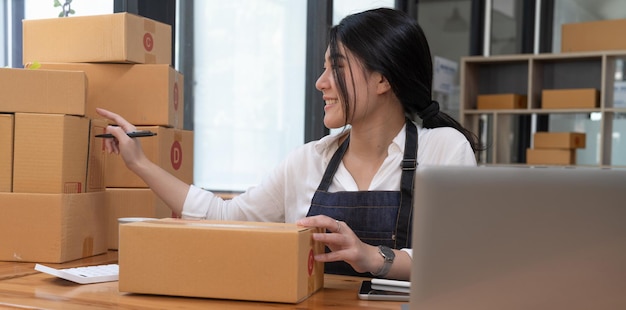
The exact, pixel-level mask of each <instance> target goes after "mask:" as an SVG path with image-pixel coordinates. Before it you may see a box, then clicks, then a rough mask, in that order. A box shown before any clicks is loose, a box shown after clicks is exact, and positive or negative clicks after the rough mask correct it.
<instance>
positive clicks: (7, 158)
mask: <svg viewBox="0 0 626 310" xmlns="http://www.w3.org/2000/svg"><path fill="white" fill-rule="evenodd" d="M13 118H14V117H13V114H0V192H10V191H11V189H12V186H13Z"/></svg>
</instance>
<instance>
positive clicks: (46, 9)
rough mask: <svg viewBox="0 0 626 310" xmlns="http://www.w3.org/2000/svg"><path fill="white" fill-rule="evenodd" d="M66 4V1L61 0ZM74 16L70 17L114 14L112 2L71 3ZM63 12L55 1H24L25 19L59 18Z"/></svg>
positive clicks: (76, 0)
mask: <svg viewBox="0 0 626 310" xmlns="http://www.w3.org/2000/svg"><path fill="white" fill-rule="evenodd" d="M59 2H60V3H61V4H64V3H65V1H64V0H59ZM70 8H71V9H72V10H74V12H75V13H74V14H71V15H69V16H87V15H100V14H110V13H113V2H112V1H111V0H74V1H72V2H71V3H70ZM62 11H63V8H62V7H55V6H54V1H53V0H46V1H42V0H24V18H25V19H42V18H54V17H58V16H59V13H61V12H62Z"/></svg>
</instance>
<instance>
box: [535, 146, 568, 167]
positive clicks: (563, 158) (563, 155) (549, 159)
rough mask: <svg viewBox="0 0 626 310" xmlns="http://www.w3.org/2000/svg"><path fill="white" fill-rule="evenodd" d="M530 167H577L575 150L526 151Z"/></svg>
mask: <svg viewBox="0 0 626 310" xmlns="http://www.w3.org/2000/svg"><path fill="white" fill-rule="evenodd" d="M526 163H527V164H529V165H575V164H576V150H575V149H526Z"/></svg>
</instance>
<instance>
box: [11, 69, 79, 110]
mask: <svg viewBox="0 0 626 310" xmlns="http://www.w3.org/2000/svg"><path fill="white" fill-rule="evenodd" d="M86 99H87V80H86V78H85V73H83V72H77V71H58V70H57V71H51V70H28V69H14V68H0V112H30V113H57V114H72V115H85V100H86Z"/></svg>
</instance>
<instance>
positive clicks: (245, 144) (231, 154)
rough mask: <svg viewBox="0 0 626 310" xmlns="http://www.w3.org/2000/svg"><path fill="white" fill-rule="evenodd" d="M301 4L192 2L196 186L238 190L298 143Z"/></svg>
mask: <svg viewBox="0 0 626 310" xmlns="http://www.w3.org/2000/svg"><path fill="white" fill-rule="evenodd" d="M306 8H307V1H305V0H297V1H293V0H291V1H287V0H284V1H276V0H233V1H201V0H198V1H195V2H194V21H195V25H194V34H195V35H194V42H195V46H194V52H193V53H194V69H193V70H194V77H193V78H192V77H187V76H186V77H185V83H193V84H194V85H193V97H194V184H195V185H196V186H199V187H202V188H206V189H210V190H214V191H243V190H245V189H247V188H248V187H250V186H252V185H255V184H257V183H258V182H259V181H261V179H262V177H263V176H264V175H266V174H267V173H268V172H269V171H271V170H272V169H273V168H274V167H275V166H276V165H278V164H279V163H280V162H281V161H282V160H283V159H284V158H285V155H286V154H287V153H288V152H290V151H291V150H292V149H294V148H295V147H298V146H300V145H302V143H303V141H304V137H303V132H304V108H305V95H304V92H305V60H306V21H307V16H306Z"/></svg>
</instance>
